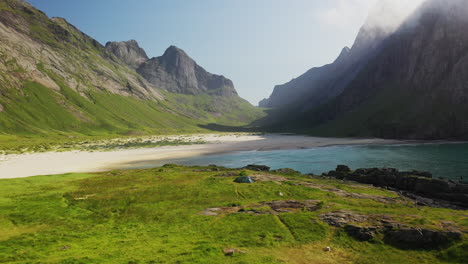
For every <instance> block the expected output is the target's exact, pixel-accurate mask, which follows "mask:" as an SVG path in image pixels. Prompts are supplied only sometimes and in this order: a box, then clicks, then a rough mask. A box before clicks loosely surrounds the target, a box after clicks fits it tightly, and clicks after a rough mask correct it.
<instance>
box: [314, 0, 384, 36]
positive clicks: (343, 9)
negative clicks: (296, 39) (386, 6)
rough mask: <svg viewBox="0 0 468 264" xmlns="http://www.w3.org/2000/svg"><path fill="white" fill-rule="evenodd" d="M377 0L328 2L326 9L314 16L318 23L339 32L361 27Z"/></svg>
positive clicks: (332, 0) (331, 0) (333, 0)
mask: <svg viewBox="0 0 468 264" xmlns="http://www.w3.org/2000/svg"><path fill="white" fill-rule="evenodd" d="M376 2H377V0H330V1H329V4H328V9H325V10H321V11H320V12H319V13H318V14H316V18H317V20H318V22H319V23H321V24H323V25H324V26H329V27H333V28H336V29H340V30H345V29H349V28H355V27H356V25H362V24H363V23H364V21H365V19H366V17H367V14H368V13H369V10H370V8H371V7H372V6H374V5H375V3H376Z"/></svg>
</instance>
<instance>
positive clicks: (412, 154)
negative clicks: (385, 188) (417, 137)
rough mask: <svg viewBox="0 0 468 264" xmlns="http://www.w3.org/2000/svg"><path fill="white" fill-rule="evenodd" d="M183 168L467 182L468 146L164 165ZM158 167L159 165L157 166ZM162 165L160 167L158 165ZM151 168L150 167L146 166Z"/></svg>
mask: <svg viewBox="0 0 468 264" xmlns="http://www.w3.org/2000/svg"><path fill="white" fill-rule="evenodd" d="M168 162H170V163H177V164H182V165H209V164H216V165H220V166H226V167H231V168H238V167H243V166H245V165H247V164H262V165H267V166H270V167H272V168H273V169H278V168H292V169H295V170H298V171H300V172H302V173H314V174H321V173H323V172H327V171H330V170H332V169H334V168H336V165H338V164H345V165H348V166H350V167H351V168H354V169H356V168H368V167H393V168H398V169H400V170H422V171H429V172H431V173H433V175H434V177H444V178H449V179H457V180H458V179H460V177H463V179H464V180H468V144H467V143H464V144H422V145H421V144H420V145H372V146H332V147H320V148H313V149H296V150H276V151H244V152H235V153H228V154H221V155H206V156H199V157H192V158H185V159H175V160H170V161H165V162H164V163H168ZM154 165H157V164H154ZM158 165H160V164H158ZM146 167H150V166H146Z"/></svg>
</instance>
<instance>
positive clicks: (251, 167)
mask: <svg viewBox="0 0 468 264" xmlns="http://www.w3.org/2000/svg"><path fill="white" fill-rule="evenodd" d="M243 169H246V170H253V171H265V172H268V171H270V167H268V166H265V165H255V164H250V165H247V166H245V167H244V168H243Z"/></svg>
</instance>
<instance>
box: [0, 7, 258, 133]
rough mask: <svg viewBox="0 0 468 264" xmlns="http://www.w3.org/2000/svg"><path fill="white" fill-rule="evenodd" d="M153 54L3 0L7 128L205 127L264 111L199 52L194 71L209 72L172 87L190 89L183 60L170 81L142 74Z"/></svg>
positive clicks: (0, 65) (2, 125)
mask: <svg viewBox="0 0 468 264" xmlns="http://www.w3.org/2000/svg"><path fill="white" fill-rule="evenodd" d="M163 57H164V56H163ZM187 57H188V56H187ZM177 58H179V57H177ZM147 60H149V59H148V57H147V55H146V53H145V51H144V50H143V49H141V48H140V47H139V46H138V43H137V42H136V41H128V42H125V43H107V45H106V47H104V46H103V45H101V44H100V43H99V42H98V41H96V40H94V39H93V38H91V37H90V36H88V35H86V34H85V33H83V32H81V31H80V30H79V29H78V28H76V27H75V26H73V25H71V24H70V23H68V22H67V21H66V20H65V19H63V18H49V17H48V16H47V15H46V14H44V13H43V12H41V11H40V10H37V9H36V8H34V7H33V6H31V5H30V4H28V3H27V2H24V1H21V0H0V109H1V110H0V133H5V134H18V133H21V134H24V135H30V134H34V135H48V134H68V133H79V134H86V135H90V134H96V133H97V134H103V133H104V134H106V133H111V134H128V133H131V134H134V133H138V134H141V133H154V132H158V133H173V132H180V131H205V130H204V129H203V128H202V127H206V125H207V124H211V123H216V124H221V125H242V124H248V123H250V122H251V121H253V120H254V119H256V118H258V117H259V116H261V115H262V113H261V111H260V110H258V109H256V108H255V107H253V106H252V105H250V104H249V103H248V102H246V101H245V100H243V99H242V98H240V97H239V96H237V93H236V92H235V89H234V86H233V84H232V82H231V81H229V80H227V79H225V78H224V77H219V76H216V75H211V74H209V73H207V72H206V71H205V72H203V71H201V70H199V69H198V68H197V67H199V66H198V65H196V63H195V62H194V61H193V60H192V61H191V62H192V65H194V67H195V66H196V67H195V68H196V69H198V71H195V70H193V69H192V72H197V73H201V74H199V76H197V78H198V79H197V82H196V85H197V86H195V87H188V88H187V91H190V90H191V89H192V90H193V89H198V90H196V92H193V93H190V94H189V93H188V92H187V93H183V94H181V93H174V92H171V91H175V89H172V84H174V85H175V84H177V85H179V86H177V87H178V88H180V89H183V88H185V87H182V86H183V85H187V84H189V83H190V82H189V80H191V79H190V78H185V79H182V77H184V75H183V74H179V75H174V74H175V73H177V68H176V70H174V71H172V72H169V71H168V72H167V76H168V77H167V79H170V80H171V82H170V83H169V84H170V85H169V86H164V87H159V86H156V85H154V84H152V83H151V82H149V81H147V80H146V79H145V78H144V76H141V75H140V74H138V73H137V71H136V68H137V67H139V66H140V65H141V64H142V63H144V62H146V61H147ZM185 60H186V61H187V60H188V59H185ZM168 61H169V62H170V60H168ZM169 62H168V63H169ZM176 62H177V61H176ZM199 68H201V67H199ZM162 69H164V70H165V69H166V68H162ZM184 70H187V69H186V68H184V69H182V70H180V71H179V72H182V73H184ZM189 70H190V69H189ZM158 72H159V71H158ZM161 72H163V71H161ZM169 77H170V78H169ZM179 77H181V80H178V79H177V78H179ZM189 77H191V76H189ZM165 78H166V77H165ZM163 79H164V78H163ZM164 80H165V79H164ZM201 84H203V85H205V86H202V85H201ZM174 87H175V86H174ZM210 89H211V90H210ZM198 91H199V92H198ZM219 91H221V92H219Z"/></svg>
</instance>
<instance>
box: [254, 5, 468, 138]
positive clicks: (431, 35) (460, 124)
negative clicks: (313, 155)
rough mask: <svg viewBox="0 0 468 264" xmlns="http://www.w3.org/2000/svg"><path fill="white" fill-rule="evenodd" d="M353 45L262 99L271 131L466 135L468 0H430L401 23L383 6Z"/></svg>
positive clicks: (371, 18) (376, 11) (446, 136)
mask: <svg viewBox="0 0 468 264" xmlns="http://www.w3.org/2000/svg"><path fill="white" fill-rule="evenodd" d="M381 4H382V6H380V7H377V8H376V9H374V13H372V14H370V16H369V19H368V21H367V23H366V24H365V25H364V26H363V27H362V28H361V30H360V32H359V34H358V36H357V38H356V40H355V43H354V45H353V46H352V47H351V48H347V47H345V48H344V49H343V51H342V52H341V54H340V55H339V56H338V58H337V59H336V60H335V61H334V62H333V63H331V64H329V65H325V66H323V67H318V68H313V69H311V70H309V71H308V72H306V73H305V74H304V75H302V76H300V77H298V78H296V79H294V80H292V81H291V82H289V83H286V84H284V85H279V86H277V87H275V90H274V92H273V93H272V95H271V96H270V97H269V98H268V99H265V100H263V101H262V102H261V106H263V107H270V108H273V110H271V111H270V115H269V116H268V117H267V118H265V119H264V120H262V122H261V123H262V124H263V125H266V126H269V129H270V130H271V131H297V132H299V131H300V132H302V133H311V134H314V135H326V136H375V137H384V138H410V139H450V138H452V139H454V138H465V139H466V138H468V123H467V122H466V113H468V108H467V99H468V85H467V83H468V82H467V77H468V75H467V71H468V64H467V63H468V35H467V34H466V32H465V30H464V29H466V28H467V27H468V8H467V7H468V1H466V0H454V1H443V0H427V1H424V2H423V3H422V4H421V5H419V6H418V7H417V9H415V10H414V12H412V13H410V15H409V16H408V17H407V18H405V19H404V20H403V21H402V23H392V24H388V23H381V22H382V21H384V22H386V21H394V22H395V21H398V20H393V19H391V20H386V19H383V20H382V15H381V12H380V11H381V10H385V12H386V16H387V17H397V16H394V15H391V10H395V9H392V6H393V5H392V1H389V2H381Z"/></svg>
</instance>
